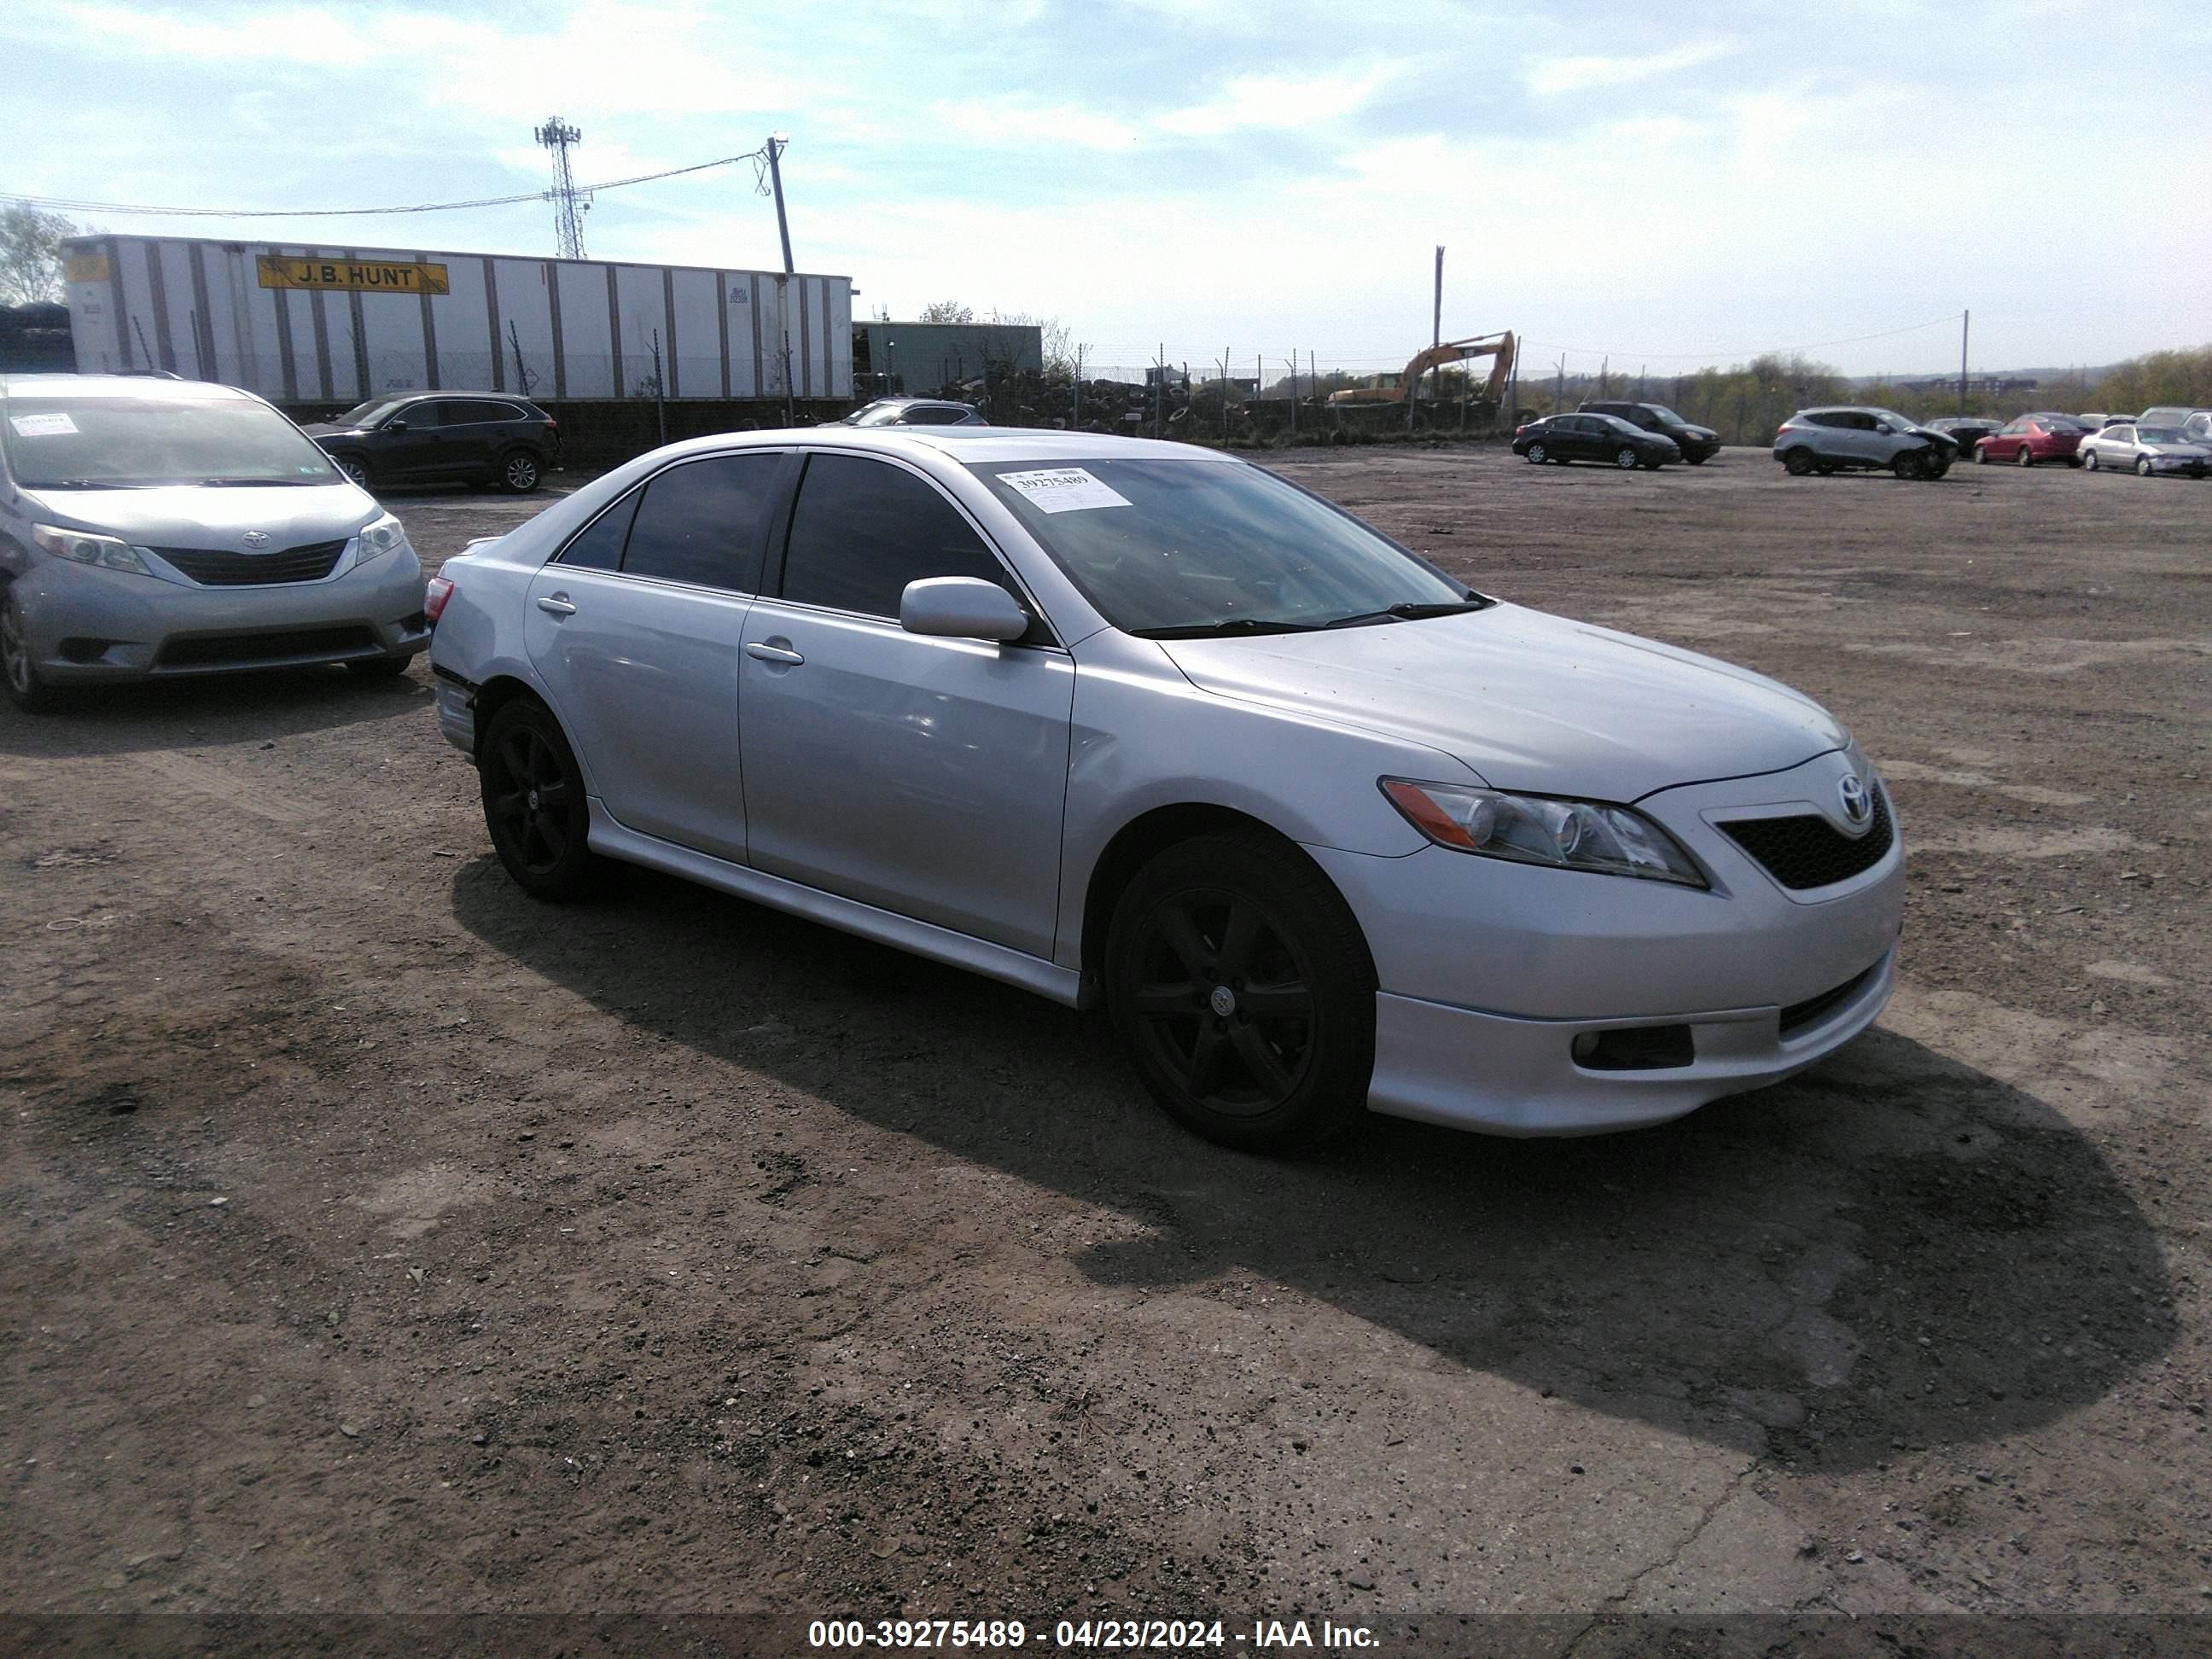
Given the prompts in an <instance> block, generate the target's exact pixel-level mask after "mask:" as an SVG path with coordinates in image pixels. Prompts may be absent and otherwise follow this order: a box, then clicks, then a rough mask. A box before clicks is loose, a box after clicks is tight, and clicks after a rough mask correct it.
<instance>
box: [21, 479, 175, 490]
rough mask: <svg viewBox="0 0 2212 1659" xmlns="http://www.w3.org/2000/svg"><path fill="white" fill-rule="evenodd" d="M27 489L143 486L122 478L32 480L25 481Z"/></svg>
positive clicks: (128, 487)
mask: <svg viewBox="0 0 2212 1659" xmlns="http://www.w3.org/2000/svg"><path fill="white" fill-rule="evenodd" d="M23 488H24V489H144V488H145V486H144V485H143V484H135V483H125V481H124V480H122V479H120V478H32V479H27V480H26V481H25V483H24V484H23Z"/></svg>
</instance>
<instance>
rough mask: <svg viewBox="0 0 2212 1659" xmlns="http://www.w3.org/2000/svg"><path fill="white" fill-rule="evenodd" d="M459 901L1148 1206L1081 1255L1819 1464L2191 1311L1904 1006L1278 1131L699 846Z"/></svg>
mask: <svg viewBox="0 0 2212 1659" xmlns="http://www.w3.org/2000/svg"><path fill="white" fill-rule="evenodd" d="M453 906H454V909H455V912H456V914H457V915H458V916H459V920H460V921H462V922H463V924H464V925H465V926H466V927H468V928H469V929H470V930H471V932H472V933H475V934H476V935H477V936H478V937H479V938H480V939H483V941H484V942H485V943H486V944H487V945H489V946H491V947H492V948H494V949H495V950H497V951H500V952H501V953H503V954H504V955H506V956H507V957H511V958H513V960H514V961H515V962H517V963H520V964H521V965H523V966H525V967H526V968H528V969H532V970H533V971H535V972H537V973H538V974H541V975H544V976H545V977H546V978H547V979H548V980H550V981H553V982H555V983H556V984H559V985H561V986H563V987H567V988H568V989H570V990H572V991H574V992H575V993H577V994H580V995H581V996H583V997H584V998H586V999H587V1000H590V1001H592V1003H594V1004H595V1005H597V1006H599V1007H600V1008H602V1009H604V1010H605V1011H606V1012H610V1013H611V1014H613V1015H615V1016H616V1017H617V1018H621V1019H623V1020H624V1021H626V1022H628V1023H629V1024H633V1025H634V1026H636V1027H639V1028H641V1029H645V1030H652V1031H654V1032H657V1033H659V1034H661V1035H664V1036H667V1037H670V1038H672V1039H674V1040H675V1041H677V1042H682V1043H684V1044H686V1045H688V1046H689V1047H690V1048H693V1049H694V1050H696V1051H697V1052H698V1053H699V1054H702V1055H703V1056H705V1057H707V1058H708V1059H709V1060H715V1061H720V1062H726V1063H729V1064H732V1065H734V1066H743V1067H744V1068H746V1069H747V1070H749V1071H751V1072H754V1073H762V1074H764V1075H766V1076H769V1077H770V1078H773V1079H775V1080H776V1081H777V1082H778V1083H781V1084H782V1085H787V1086H788V1087H790V1088H792V1089H794V1090H799V1091H805V1093H807V1094H810V1095H812V1096H814V1097H817V1098H818V1099H820V1100H821V1101H823V1102H824V1103H827V1104H828V1105H829V1106H830V1107H831V1108H833V1109H836V1110H838V1111H842V1112H845V1113H848V1114H850V1115H852V1116H853V1117H854V1118H857V1119H860V1120H864V1121H867V1122H869V1123H872V1124H874V1125H876V1126H878V1127H882V1128H885V1129H890V1130H894V1131H897V1132H901V1133H907V1134H910V1135H913V1136H915V1137H918V1138H920V1139H922V1140H925V1141H927V1142H928V1143H929V1144H931V1145H933V1146H936V1147H938V1148H939V1149H941V1150H942V1151H943V1152H945V1153H947V1154H949V1155H951V1157H954V1158H961V1159H965V1160H972V1161H973V1162H975V1163H978V1164H985V1165H987V1166H990V1167H993V1168H995V1169H998V1170H1003V1171H1006V1172H1007V1173H1009V1174H1012V1175H1014V1176H1018V1177H1020V1178H1021V1179H1023V1180H1024V1181H1028V1182H1035V1183H1036V1184H1037V1185H1039V1186H1041V1187H1044V1188H1050V1189H1053V1190H1054V1191H1058V1192H1061V1193H1065V1194H1069V1195H1071V1196H1073V1197H1076V1198H1078V1199H1079V1200H1081V1201H1083V1202H1085V1203H1088V1204H1097V1205H1103V1206H1108V1207H1109V1208H1112V1209H1114V1210H1116V1211H1118V1212H1121V1213H1123V1214H1124V1215H1126V1216H1127V1217H1128V1218H1131V1219H1132V1220H1133V1222H1135V1223H1136V1224H1138V1225H1137V1227H1136V1229H1135V1231H1134V1233H1133V1237H1131V1238H1129V1239H1127V1240H1125V1241H1122V1242H1117V1243H1112V1244H1109V1245H1091V1246H1088V1247H1085V1249H1082V1250H1080V1251H1079V1253H1078V1255H1077V1257H1076V1260H1075V1266H1076V1267H1078V1268H1079V1270H1080V1271H1081V1272H1082V1273H1084V1274H1085V1275H1087V1276H1088V1277H1089V1278H1091V1279H1092V1280H1093V1281H1095V1282H1099V1283H1113V1284H1123V1285H1127V1284H1144V1285H1159V1286H1165V1285H1180V1284H1192V1283H1200V1282H1203V1281H1206V1280H1208V1279H1213V1278H1215V1277H1217V1276H1218V1275H1222V1274H1225V1273H1231V1272H1233V1271H1235V1270H1237V1269H1239V1268H1243V1269H1245V1270H1249V1272H1250V1273H1254V1274H1257V1275H1260V1276H1261V1277H1262V1278H1264V1279H1267V1280H1271V1281H1273V1282H1274V1283H1276V1284H1279V1285H1285V1286H1287V1287H1290V1288H1291V1289H1292V1290H1294V1291H1297V1292H1299V1293H1302V1294H1304V1295H1306V1296H1309V1297H1317V1298H1320V1299H1321V1300H1322V1301H1325V1302H1328V1303H1329V1304H1333V1305H1334V1306H1336V1307H1338V1308H1340V1309H1341V1310H1345V1311H1346V1312H1347V1313H1350V1314H1352V1315H1355V1316H1358V1317H1359V1318H1361V1319H1364V1320H1367V1321H1370V1322H1372V1323H1374V1324H1376V1325H1378V1326H1381V1327H1383V1328H1387V1329H1389V1330H1391V1331H1395V1332H1396V1333H1398V1334H1401V1335H1402V1336H1404V1337H1406V1338H1407V1339H1409V1340H1413V1341H1414V1342H1417V1343H1419V1344H1421V1345H1422V1346H1425V1347H1426V1348H1428V1349H1430V1350H1431V1351H1432V1352H1435V1353H1437V1354H1438V1355H1440V1356H1442V1357H1443V1358H1445V1359H1447V1360H1449V1361H1451V1362H1453V1363H1455V1364H1460V1365H1464V1366H1468V1367H1470V1368H1474V1369H1477V1370H1484V1371H1488V1372H1492V1373H1496V1374H1498V1375H1500V1376H1505V1377H1509V1378H1511V1379H1514V1380H1516V1381H1517V1382H1519V1383H1522V1384H1524V1385H1526V1386H1528V1387H1530V1388H1533V1389H1542V1390H1547V1391H1550V1392H1552V1393H1554V1394H1556V1395H1560V1396H1563V1397H1565V1398H1568V1399H1571V1400H1574V1401H1577V1402H1579V1403H1581V1404H1583V1405H1584V1406H1587V1407H1590V1408H1592V1409H1594V1410H1597V1411H1601V1412H1604V1413H1609V1414H1613V1415H1615V1416H1620V1417H1625V1418H1632V1419H1641V1420H1644V1421H1648V1422H1650V1423H1652V1424H1654V1425H1661V1426H1664V1427H1666V1428H1668V1429H1670V1430H1673V1431H1679V1432H1684V1433H1687V1434H1691V1435H1694V1436H1697V1437H1701V1438H1705V1439H1706V1440H1709V1441H1711V1442H1713V1443H1723V1444H1730V1445H1735V1446H1739V1447H1741V1446H1745V1445H1747V1444H1748V1445H1750V1446H1753V1447H1755V1448H1759V1449H1762V1450H1764V1451H1765V1452H1766V1453H1768V1454H1769V1455H1777V1456H1781V1457H1785V1458H1788V1459H1790V1460H1791V1461H1792V1462H1795V1463H1796V1464H1798V1465H1800V1466H1801V1467H1802V1466H1812V1467H1818V1468H1859V1467H1864V1466H1866V1465H1869V1464H1871V1463H1873V1462H1878V1461H1880V1460H1882V1459H1884V1458H1887V1457H1890V1456H1893V1455H1895V1454H1896V1453H1897V1452H1898V1451H1899V1449H1908V1448H1920V1447H1929V1446H1937V1445H1959V1444H1966V1443H1980V1442H1987V1441H1994V1440H1997V1439H2000V1438H2002V1437H2007V1436H2009V1435H2014V1434H2017V1433H2020V1432H2021V1431H2026V1430H2028V1429H2030V1428H2033V1427H2035V1426H2037V1425H2041V1424H2044V1423H2046V1422H2049V1421H2050V1420H2051V1419H2055V1418H2057V1417H2060V1416H2062V1415H2063V1414H2065V1413H2069V1412H2071V1411H2073V1410H2075V1409H2077V1408H2079V1407H2083V1406H2085V1405H2087V1404H2088V1403H2089V1402H2091V1401H2095V1400H2097V1399H2099V1398H2100V1397H2102V1396H2103V1395H2106V1393H2108V1392H2109V1391H2111V1390H2112V1389H2113V1388H2114V1387H2115V1386H2116V1385H2118V1384H2119V1383H2121V1382H2122V1381H2123V1380H2124V1378H2126V1377H2127V1376H2130V1374H2131V1373H2133V1372H2135V1371H2136V1370H2138V1369H2139V1368H2141V1367H2142V1366H2144V1365H2145V1364H2148V1363H2149V1362H2151V1361H2152V1360H2154V1359H2155V1358H2157V1357H2158V1356H2159V1355H2160V1354H2163V1353H2164V1352H2166V1351H2167V1350H2168V1349H2169V1348H2170V1347H2171V1346H2172V1344H2173V1342H2174V1340H2175V1336H2176V1330H2177V1319H2176V1314H2175V1309H2174V1302H2173V1294H2172V1285H2171V1284H2170V1282H2169V1279H2168V1278H2167V1274H2166V1268H2165V1267H2164V1265H2163V1261H2162V1258H2161V1255H2160V1249H2159V1247H2158V1243H2157V1241H2156V1238H2155V1237H2154V1232H2153V1231H2152V1228H2151V1226H2150V1225H2149V1221H2148V1218H2147V1217H2146V1216H2145V1215H2144V1213H2143V1212H2142V1211H2141V1210H2140V1209H2138V1207H2137V1206H2136V1203H2135V1201H2134V1200H2132V1199H2131V1198H2130V1195H2129V1194H2127V1193H2126V1192H2125V1191H2124V1190H2123V1188H2122V1187H2121V1185H2120V1184H2119V1182H2118V1180H2117V1179H2116V1178H2115V1176H2114V1173H2113V1171H2112V1169H2111V1168H2110V1167H2109V1166H2108V1165H2107V1164H2106V1162H2105V1160H2104V1159H2103V1158H2102V1157H2101V1156H2100V1154H2099V1153H2098V1152H2096V1150H2095V1149H2094V1148H2093V1146H2091V1145H2090V1143H2089V1142H2088V1141H2087V1139H2085V1138H2084V1137H2083V1136H2082V1135H2081V1134H2080V1133H2078V1132H2077V1131H2075V1129H2074V1128H2073V1127H2071V1126H2070V1125H2069V1123H2068V1122H2067V1121H2065V1120H2064V1119H2063V1117H2062V1116H2061V1115H2059V1114H2058V1113H2057V1112H2056V1111H2055V1110H2053V1109H2051V1107H2049V1106H2047V1105H2045V1103H2043V1102H2041V1101H2039V1100H2038V1099H2036V1098H2035V1097H2032V1096H2030V1095H2027V1094H2025V1093H2023V1092H2021V1091H2018V1090H2016V1089H2014V1088H2011V1087H2009V1086H2008V1085H2005V1084H2002V1083H2001V1082H1998V1081H1997V1080H1996V1079H1992V1078H1990V1077H1988V1076H1986V1075H1984V1074H1983V1073H1979V1072H1977V1071H1975V1070H1973V1069H1972V1068H1970V1067H1968V1066H1964V1065H1961V1064H1960V1063H1958V1062H1957V1061H1955V1060H1950V1059H1948V1058H1947V1057H1945V1056H1944V1055H1942V1054H1939V1053H1936V1052H1935V1051H1934V1050H1931V1049H1929V1048H1925V1047H1923V1045H1921V1044H1919V1043H1917V1042H1912V1041H1910V1040H1908V1039H1906V1038H1904V1037H1901V1036H1897V1035H1895V1034H1893V1033H1890V1032H1887V1031H1881V1030H1877V1031H1875V1033H1872V1034H1870V1035H1869V1036H1867V1037H1865V1038H1863V1039H1862V1040H1861V1041H1859V1042H1857V1043H1856V1044H1854V1045H1852V1046H1851V1047H1850V1048H1848V1049H1846V1050H1845V1051H1844V1052H1843V1053H1842V1054H1838V1055H1837V1056H1835V1057H1833V1058H1832V1059H1831V1060H1829V1061H1828V1062H1826V1064H1825V1065H1824V1066H1820V1067H1819V1068H1817V1069H1816V1070H1814V1072H1812V1073H1808V1074H1806V1075H1805V1076H1803V1077H1802V1078H1800V1079H1793V1080H1792V1081H1790V1082H1789V1083H1786V1084H1784V1085H1779V1086H1778V1087H1775V1088H1772V1089H1769V1090H1766V1091H1761V1092H1759V1093H1757V1094H1754V1095H1749V1096H1742V1097H1735V1098H1734V1099H1731V1100H1728V1101H1723V1102H1719V1103H1715V1104H1714V1105H1712V1106H1710V1107H1708V1108H1706V1109H1704V1110H1703V1111H1700V1112H1699V1113H1697V1114H1695V1115H1692V1116H1691V1117H1689V1118H1687V1119H1685V1120H1683V1121H1680V1122H1677V1123H1674V1124H1671V1125H1667V1126H1663V1127H1659V1128H1656V1129H1650V1130H1646V1131H1643V1132H1640V1133H1633V1134H1625V1135H1615V1136H1607V1137H1600V1138H1595V1139H1581V1140H1551V1141H1512V1140H1501V1139H1492V1138H1487V1137H1480V1136H1474V1135H1468V1134H1460V1133H1453V1132H1450V1131H1448V1130H1443V1129H1437V1128H1432V1127H1426V1126H1422V1125H1417V1124H1412V1123H1405V1122H1399V1121H1392V1120H1387V1119H1379V1118H1377V1119H1371V1120H1369V1121H1368V1122H1367V1123H1366V1125H1365V1127H1364V1132H1363V1133H1360V1134H1358V1136H1356V1137H1354V1138H1352V1139H1350V1140H1349V1141H1347V1142H1346V1143H1343V1144H1340V1145H1339V1146H1334V1147H1331V1148H1329V1149H1327V1150H1325V1151H1324V1152H1321V1153H1317V1154H1315V1155H1311V1156H1310V1157H1307V1158H1303V1159H1299V1160H1292V1161H1283V1160H1270V1159H1264V1158H1253V1157H1249V1156H1245V1155H1242V1154H1238V1153H1235V1152H1227V1151H1224V1150H1221V1149H1219V1148H1216V1147H1213V1146H1209V1145H1207V1144H1206V1143H1205V1142H1203V1141H1200V1140H1198V1139H1194V1137H1192V1136H1190V1135H1188V1133H1185V1132H1184V1131H1183V1130H1182V1129H1181V1128H1180V1127H1178V1126H1176V1124H1175V1123H1173V1122H1172V1121H1170V1120H1169V1119H1168V1118H1166V1117H1165V1116H1164V1115H1163V1114H1162V1113H1160V1112H1159V1111H1158V1109H1156V1108H1155V1107H1154V1106H1153V1105H1152V1103H1151V1102H1150V1101H1149V1100H1148V1099H1147V1098H1146V1096H1145V1095H1144V1093H1143V1091H1142V1090H1141V1089H1140V1088H1139V1085H1137V1084H1136V1082H1135V1081H1134V1079H1133V1077H1132V1075H1131V1074H1130V1073H1129V1072H1128V1071H1127V1068H1126V1067H1125V1066H1123V1064H1122V1063H1121V1060H1120V1058H1119V1056H1118V1054H1117V1053H1116V1052H1115V1048H1114V1044H1113V1041H1112V1037H1111V1035H1110V1033H1109V1032H1108V1031H1107V1030H1105V1029H1104V1024H1103V1021H1102V1020H1100V1019H1098V1018H1095V1017H1092V1016H1086V1015H1080V1014H1077V1013H1075V1012H1071V1011H1067V1010H1065V1009H1061V1008H1059V1007H1056V1006H1051V1005H1048V1004H1046V1003H1044V1002H1042V1001H1040V1000H1036V999H1034V998H1031V997H1030V996H1027V995H1025V994H1022V993H1020V992H1018V991H1015V990H1012V989H1011V988H1008V987H1002V986H999V985H996V984H994V983H992V982H990V981H985V980H982V979H979V978H977V977H975V976H974V975H968V974H963V973H961V972H958V971H956V970H954V969H946V968H940V967H938V966H936V965H934V964H932V963H924V962H921V961H919V960H917V959H915V958H913V957H907V956H905V955H903V954H902V953H899V952H896V951H890V950H888V949H885V948H883V947H880V946H877V945H871V944H868V943H866V942H865V941H861V940H858V939H851V938H849V937H847V936H845V935H842V934H840V933H835V932H832V931H830V930H829V929H827V928H823V927H817V926H814V925H813V924H811V923H807V922H804V921H798V920H796V919H794V918H791V917H787V916H784V915H781V914H779V913H776V912H774V911H770V910H768V909H764V908H760V907H757V906H755V905H750V904H748V903H745V902H741V901H738V900H735V899H732V898H727V897H725V896H720V895H715V894H710V893H708V892H706V891H705V890H702V889H699V888H697V887H695V886H692V885H690V884H685V883H682V882H679V881H677V880H674V879H673V878H665V877H661V876H659V875H655V874H650V873H647V872H641V871H629V870H625V871H623V872H619V873H618V875H617V880H616V882H615V884H614V890H613V891H611V893H610V894H608V895H607V896H605V897H603V898H601V899H599V900H598V901H596V902H590V903H586V904H583V905H580V906H575V907H571V908H557V909H556V908H549V907H546V906H544V905H541V904H538V903H537V902H533V901H532V900H530V899H528V898H526V897H525V896H522V895H521V894H520V892H519V891H518V890H516V889H515V888H514V887H513V885H512V884H510V883H509V882H508V881H507V878H506V876H505V874H504V872H502V871H501V869H500V867H499V866H498V865H497V864H496V863H495V861H493V860H491V859H490V858H489V857H483V858H479V859H477V860H474V861H472V862H471V863H470V864H468V865H466V866H463V867H462V868H461V869H460V870H459V872H457V874H456V877H455V879H454V883H453ZM732 1150H733V1151H735V1150H739V1149H732Z"/></svg>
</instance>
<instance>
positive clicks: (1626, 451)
mask: <svg viewBox="0 0 2212 1659" xmlns="http://www.w3.org/2000/svg"><path fill="white" fill-rule="evenodd" d="M1613 465H1615V466H1617V467H1619V468H1620V470H1621V471H1623V472H1633V471H1636V469H1637V468H1638V467H1639V466H1641V465H1644V459H1643V457H1641V456H1639V455H1638V453H1636V452H1635V451H1634V450H1633V449H1631V448H1630V447H1628V446H1627V445H1626V444H1623V445H1621V447H1620V448H1618V449H1616V450H1614V451H1613Z"/></svg>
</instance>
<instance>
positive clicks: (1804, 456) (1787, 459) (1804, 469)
mask: <svg viewBox="0 0 2212 1659" xmlns="http://www.w3.org/2000/svg"><path fill="white" fill-rule="evenodd" d="M1816 465H1818V463H1817V462H1815V461H1814V459H1813V452H1812V451H1811V450H1809V449H1793V450H1791V451H1790V453H1788V454H1787V455H1784V457H1783V458H1782V470H1783V471H1785V472H1787V473H1788V474H1789V475H1790V477H1793V478H1802V477H1807V476H1808V475H1809V474H1810V473H1811V472H1812V471H1813V469H1814V466H1816Z"/></svg>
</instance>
